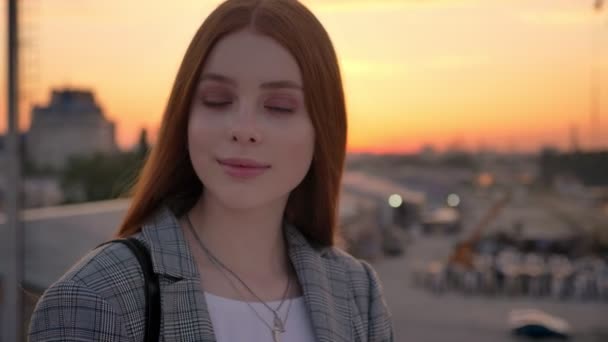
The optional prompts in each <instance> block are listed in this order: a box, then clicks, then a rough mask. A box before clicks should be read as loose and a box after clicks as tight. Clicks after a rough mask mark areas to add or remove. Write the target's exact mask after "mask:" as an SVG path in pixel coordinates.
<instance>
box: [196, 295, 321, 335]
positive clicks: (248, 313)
mask: <svg viewBox="0 0 608 342" xmlns="http://www.w3.org/2000/svg"><path fill="white" fill-rule="evenodd" d="M205 299H206V300H207V307H208V309H209V316H210V317H211V323H212V324H213V331H214V332H215V338H216V340H217V342H227V341H229V342H240V341H247V342H249V341H256V342H257V341H259V342H265V341H267V342H273V341H274V340H273V337H272V332H271V331H270V329H268V326H266V325H265V324H264V323H263V322H262V321H261V320H260V318H259V317H258V316H257V315H256V314H255V313H254V312H253V311H252V310H251V308H250V307H249V305H247V303H246V302H243V301H239V300H234V299H229V298H224V297H219V296H216V295H213V294H211V293H208V292H205ZM280 302H281V301H273V302H266V304H267V305H268V306H270V307H271V308H273V309H276V308H277V307H278V306H279V303H280ZM290 302H291V308H290V309H289V316H288V317H287V322H285V333H283V334H280V338H279V341H281V342H314V341H315V337H314V332H313V329H312V325H311V323H310V318H309V317H308V311H307V309H306V303H305V302H304V298H303V297H298V298H293V299H288V300H285V302H284V303H283V306H281V309H280V310H279V311H278V313H279V317H281V319H283V321H284V320H285V315H286V314H287V308H288V307H289V304H290ZM249 304H250V305H251V306H252V307H253V308H254V309H255V310H256V311H257V312H258V314H259V315H260V317H262V318H263V319H264V321H266V324H268V325H269V326H271V327H272V326H273V322H274V320H273V314H272V312H270V310H268V308H267V307H266V306H264V304H262V303H259V302H249Z"/></svg>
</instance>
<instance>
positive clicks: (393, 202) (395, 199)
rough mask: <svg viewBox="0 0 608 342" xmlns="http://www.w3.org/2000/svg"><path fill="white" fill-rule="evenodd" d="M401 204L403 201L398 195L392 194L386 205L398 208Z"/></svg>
mask: <svg viewBox="0 0 608 342" xmlns="http://www.w3.org/2000/svg"><path fill="white" fill-rule="evenodd" d="M402 203H403V199H402V198H401V196H400V195H397V194H392V195H390V196H389V198H388V205H390V206H391V207H393V208H398V207H399V206H400V205H401V204H402Z"/></svg>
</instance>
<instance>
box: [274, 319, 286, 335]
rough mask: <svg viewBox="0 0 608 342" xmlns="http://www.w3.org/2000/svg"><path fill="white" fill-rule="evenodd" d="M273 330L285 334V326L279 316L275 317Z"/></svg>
mask: <svg viewBox="0 0 608 342" xmlns="http://www.w3.org/2000/svg"><path fill="white" fill-rule="evenodd" d="M272 330H273V331H278V332H279V333H284V332H285V326H284V325H283V322H282V321H281V319H280V318H279V317H278V316H274V328H273V329H272Z"/></svg>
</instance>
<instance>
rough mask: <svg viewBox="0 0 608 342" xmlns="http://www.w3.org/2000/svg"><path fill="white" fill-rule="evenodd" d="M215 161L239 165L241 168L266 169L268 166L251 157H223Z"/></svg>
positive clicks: (227, 164) (234, 165) (228, 164)
mask: <svg viewBox="0 0 608 342" xmlns="http://www.w3.org/2000/svg"><path fill="white" fill-rule="evenodd" d="M217 161H218V162H219V163H220V164H222V165H226V166H233V167H241V168H257V169H267V168H269V167H270V165H269V164H264V163H260V162H258V161H255V160H253V159H246V158H225V159H218V160H217Z"/></svg>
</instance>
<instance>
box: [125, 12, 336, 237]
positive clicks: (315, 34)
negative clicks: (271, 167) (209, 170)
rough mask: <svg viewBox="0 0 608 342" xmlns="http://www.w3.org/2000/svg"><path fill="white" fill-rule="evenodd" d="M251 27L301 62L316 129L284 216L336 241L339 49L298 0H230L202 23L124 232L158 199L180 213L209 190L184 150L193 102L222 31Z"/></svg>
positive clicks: (132, 228) (310, 234)
mask: <svg viewBox="0 0 608 342" xmlns="http://www.w3.org/2000/svg"><path fill="white" fill-rule="evenodd" d="M243 29H250V30H252V31H254V32H256V33H258V34H262V35H265V36H268V37H270V38H272V39H274V40H275V41H276V42H278V43H279V44H280V45H282V46H283V47H284V48H286V49H287V50H288V51H289V52H290V53H291V55H292V56H293V57H294V58H295V60H296V61H297V63H298V65H299V68H300V72H301V74H302V81H303V87H304V97H305V103H306V107H307V109H308V113H309V115H310V119H311V121H312V124H313V127H314V130H315V146H314V154H313V160H312V164H311V167H310V169H309V170H308V173H307V174H306V176H305V177H304V180H303V181H302V182H301V183H300V184H299V185H298V186H297V187H296V188H295V189H294V190H293V191H292V192H291V194H290V196H289V199H288V202H287V206H286V208H285V213H284V217H285V219H286V220H287V222H289V223H292V224H294V225H295V226H296V227H297V228H298V229H299V230H300V231H301V232H302V233H303V234H304V235H305V236H306V237H307V238H308V239H309V240H311V242H315V243H317V244H320V245H322V246H331V245H333V244H334V243H335V236H336V233H337V228H336V225H337V224H336V222H337V217H336V215H337V207H338V200H339V192H340V181H341V177H342V171H343V168H344V159H345V155H346V131H347V122H346V106H345V103H344V92H343V88H342V80H341V76H340V69H339V66H338V60H337V57H336V53H335V51H334V48H333V46H332V43H331V40H330V38H329V35H328V34H327V32H326V31H325V29H324V28H323V26H322V25H321V23H320V22H319V21H318V20H317V18H315V16H314V15H313V14H312V13H311V12H310V11H309V10H308V9H307V8H306V7H305V6H304V5H302V4H300V3H299V2H298V1H295V0H292V1H289V0H228V1H226V2H224V3H222V4H221V5H219V6H218V7H217V8H216V9H215V10H214V11H213V12H212V13H211V14H210V15H209V16H208V17H207V19H205V21H204V22H203V23H202V25H201V26H200V28H199V29H198V31H197V32H196V34H195V35H194V38H193V39H192V41H191V42H190V46H189V47H188V49H187V51H186V54H185V55H184V59H183V61H182V64H181V66H180V68H179V71H178V73H177V77H176V79H175V82H174V84H173V89H172V91H171V95H170V97H169V101H168V103H167V107H166V109H165V112H164V115H163V119H162V123H161V127H160V131H159V134H158V140H157V142H156V144H155V145H154V147H153V148H152V150H151V152H150V155H149V158H148V160H147V161H146V163H145V165H144V167H143V169H142V171H141V173H140V175H139V178H138V180H137V182H136V184H135V185H134V187H133V189H132V190H131V192H132V196H133V199H132V203H131V206H130V208H129V210H128V212H127V214H126V217H125V219H124V221H123V223H122V225H121V226H120V229H119V230H118V233H117V235H118V236H120V237H125V236H129V235H131V234H134V233H136V232H138V231H140V230H141V226H142V224H143V223H144V222H145V221H146V219H147V218H148V217H149V216H150V215H151V214H152V213H153V212H154V211H156V210H158V209H159V208H160V207H161V206H163V205H166V206H167V207H169V208H170V209H171V210H172V211H173V213H174V214H175V215H176V216H182V215H184V214H185V213H186V212H187V211H189V210H190V209H191V208H192V207H193V205H194V203H195V202H196V200H197V199H198V198H199V196H200V195H201V193H202V191H204V187H203V184H202V183H201V181H200V180H199V179H198V177H197V176H196V174H195V172H194V169H193V167H192V164H191V162H190V157H189V154H188V150H187V148H186V147H187V124H188V115H189V112H190V104H191V102H192V101H191V100H192V96H193V93H194V90H195V88H196V85H197V83H198V78H199V75H200V73H201V71H202V68H203V66H204V63H205V60H206V58H207V56H208V55H209V52H210V51H211V49H212V48H213V46H214V45H215V44H216V43H217V42H218V41H219V40H220V39H221V38H222V37H224V36H226V35H228V34H230V33H233V32H236V31H239V30H243Z"/></svg>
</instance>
